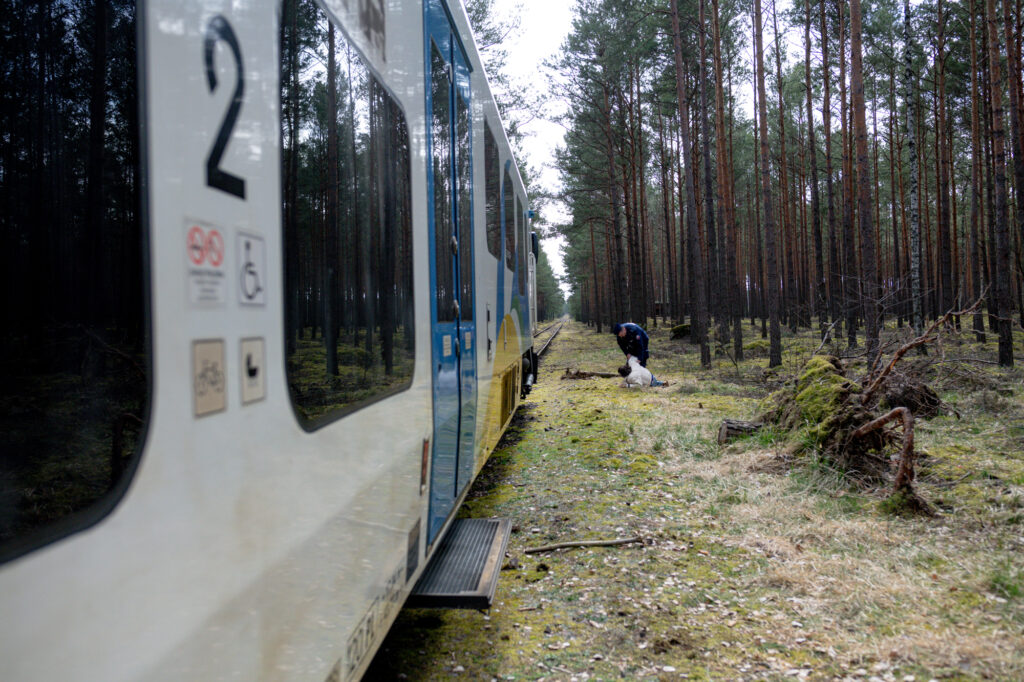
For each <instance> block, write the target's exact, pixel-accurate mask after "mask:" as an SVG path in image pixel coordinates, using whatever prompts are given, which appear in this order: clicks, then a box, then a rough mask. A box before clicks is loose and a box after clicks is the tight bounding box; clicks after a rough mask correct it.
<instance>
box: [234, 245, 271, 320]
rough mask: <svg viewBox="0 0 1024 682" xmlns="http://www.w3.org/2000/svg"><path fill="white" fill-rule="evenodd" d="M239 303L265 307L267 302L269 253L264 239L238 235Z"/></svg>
mask: <svg viewBox="0 0 1024 682" xmlns="http://www.w3.org/2000/svg"><path fill="white" fill-rule="evenodd" d="M237 253H238V302H239V303H241V304H242V305H252V306H263V305H266V302H267V298H266V296H267V294H266V289H265V288H264V285H265V283H266V281H267V251H266V248H265V245H264V242H263V237H258V236H256V235H254V234H249V233H247V232H239V233H238V248H237Z"/></svg>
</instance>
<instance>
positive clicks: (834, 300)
mask: <svg viewBox="0 0 1024 682" xmlns="http://www.w3.org/2000/svg"><path fill="white" fill-rule="evenodd" d="M825 2H826V0H821V61H822V74H821V75H822V97H823V102H822V105H821V118H822V128H823V129H824V131H825V193H826V195H827V198H828V266H829V286H828V302H829V314H830V316H831V319H832V322H833V323H834V322H836V321H837V320H839V301H840V300H841V299H842V295H841V293H840V281H839V243H838V242H839V240H838V235H837V234H836V208H835V205H836V202H835V187H834V185H833V182H832V181H833V174H832V99H831V92H830V89H829V80H830V79H829V75H830V73H831V66H830V65H829V57H828V26H827V23H826V20H825V17H826V11H825Z"/></svg>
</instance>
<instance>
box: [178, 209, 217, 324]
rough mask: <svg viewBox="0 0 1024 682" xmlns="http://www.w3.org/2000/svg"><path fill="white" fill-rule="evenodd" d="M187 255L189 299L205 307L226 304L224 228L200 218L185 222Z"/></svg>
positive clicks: (194, 303)
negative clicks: (201, 220)
mask: <svg viewBox="0 0 1024 682" xmlns="http://www.w3.org/2000/svg"><path fill="white" fill-rule="evenodd" d="M185 256H186V258H187V268H188V270H187V280H188V299H189V302H190V303H192V304H193V305H196V306H202V307H220V306H223V305H224V304H225V303H226V302H227V277H226V276H225V273H224V270H225V268H224V256H225V254H224V231H223V230H221V229H220V228H218V227H215V226H213V225H209V224H206V223H202V222H199V221H195V220H187V221H185Z"/></svg>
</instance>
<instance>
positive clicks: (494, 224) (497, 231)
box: [484, 122, 501, 260]
mask: <svg viewBox="0 0 1024 682" xmlns="http://www.w3.org/2000/svg"><path fill="white" fill-rule="evenodd" d="M484 182H485V184H486V186H487V196H486V200H487V250H488V251H489V252H490V254H491V255H492V256H494V257H495V258H497V259H499V260H501V206H500V202H501V161H500V159H499V158H498V143H497V142H495V140H494V133H492V132H491V126H490V124H488V123H486V122H485V123H484Z"/></svg>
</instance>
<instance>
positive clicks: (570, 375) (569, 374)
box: [562, 367, 619, 379]
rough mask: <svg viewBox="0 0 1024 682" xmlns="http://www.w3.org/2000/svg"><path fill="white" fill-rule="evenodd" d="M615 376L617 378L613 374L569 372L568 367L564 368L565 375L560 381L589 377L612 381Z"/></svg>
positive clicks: (575, 370) (582, 371) (576, 370)
mask: <svg viewBox="0 0 1024 682" xmlns="http://www.w3.org/2000/svg"><path fill="white" fill-rule="evenodd" d="M617 376H619V375H618V373H613V372H586V371H584V370H580V369H574V370H570V369H569V368H568V367H566V368H565V374H563V375H562V379H589V378H590V377H601V378H602V379H612V378H614V377H617Z"/></svg>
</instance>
